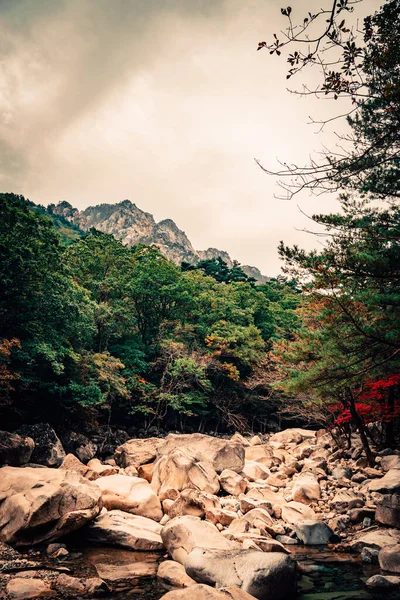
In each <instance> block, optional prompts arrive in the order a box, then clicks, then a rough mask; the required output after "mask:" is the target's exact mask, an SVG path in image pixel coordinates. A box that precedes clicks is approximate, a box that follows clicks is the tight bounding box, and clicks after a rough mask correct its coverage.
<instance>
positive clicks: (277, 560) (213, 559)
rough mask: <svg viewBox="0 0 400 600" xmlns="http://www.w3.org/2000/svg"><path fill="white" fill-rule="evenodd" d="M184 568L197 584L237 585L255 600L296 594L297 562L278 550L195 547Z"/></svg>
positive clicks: (284, 597)
mask: <svg viewBox="0 0 400 600" xmlns="http://www.w3.org/2000/svg"><path fill="white" fill-rule="evenodd" d="M185 569H186V572H187V574H188V575H189V577H191V578H192V579H194V580H195V581H197V582H198V583H206V584H209V585H212V586H215V587H216V588H222V587H229V586H236V587H238V588H240V589H242V590H243V591H245V592H247V593H248V594H251V595H252V596H254V597H255V598H258V600H287V599H288V598H291V597H292V596H294V595H295V593H296V579H297V578H296V562H295V561H294V560H292V559H291V558H290V557H289V556H288V555H287V554H283V553H280V552H259V551H258V550H228V551H226V550H225V551H224V550H223V551H221V550H214V551H210V550H204V549H202V548H194V549H193V551H192V552H191V553H190V554H189V555H188V557H187V559H186V561H185Z"/></svg>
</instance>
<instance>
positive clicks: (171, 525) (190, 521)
mask: <svg viewBox="0 0 400 600" xmlns="http://www.w3.org/2000/svg"><path fill="white" fill-rule="evenodd" d="M161 537H162V540H163V543H164V546H165V548H166V549H167V551H168V553H169V554H170V556H171V557H172V558H173V559H174V560H175V561H177V562H179V563H181V564H184V562H185V560H186V558H187V555H188V554H189V553H190V552H191V551H192V550H193V548H202V549H213V550H233V549H235V548H237V547H238V545H237V544H236V543H234V542H231V541H230V540H228V539H226V538H224V536H222V535H221V534H220V532H219V531H218V529H217V528H216V527H215V526H214V525H212V524H211V523H208V522H207V521H201V520H200V519H199V518H197V517H190V516H184V517H176V518H175V519H172V520H171V521H169V522H168V523H167V524H166V525H165V526H164V529H163V530H162V532H161Z"/></svg>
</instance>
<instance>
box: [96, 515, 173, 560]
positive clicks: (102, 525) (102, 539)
mask: <svg viewBox="0 0 400 600" xmlns="http://www.w3.org/2000/svg"><path fill="white" fill-rule="evenodd" d="M161 530H162V526H161V525H159V524H158V523H156V522H155V521H153V520H152V519H148V518H147V517H140V516H139V515H132V514H130V513H127V512H123V511H122V510H110V511H107V512H106V513H104V514H102V515H100V516H98V517H97V519H96V520H95V521H93V522H92V523H91V524H90V526H89V528H88V530H87V535H86V537H87V539H88V540H89V541H91V542H96V543H101V544H110V545H115V546H124V547H126V548H131V549H132V550H146V551H149V552H150V551H154V550H162V549H163V543H162V539H161Z"/></svg>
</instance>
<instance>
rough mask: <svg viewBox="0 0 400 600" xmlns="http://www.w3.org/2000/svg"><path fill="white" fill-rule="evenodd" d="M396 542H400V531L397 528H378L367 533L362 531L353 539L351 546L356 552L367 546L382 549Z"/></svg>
mask: <svg viewBox="0 0 400 600" xmlns="http://www.w3.org/2000/svg"><path fill="white" fill-rule="evenodd" d="M395 544H400V531H398V530H397V529H376V530H374V531H368V532H367V533H364V532H361V533H359V534H357V535H356V536H355V538H354V539H353V541H352V542H350V548H351V549H352V550H355V551H356V552H361V551H362V549H363V548H365V547H367V548H375V549H376V550H380V549H381V548H384V547H385V546H393V545H395Z"/></svg>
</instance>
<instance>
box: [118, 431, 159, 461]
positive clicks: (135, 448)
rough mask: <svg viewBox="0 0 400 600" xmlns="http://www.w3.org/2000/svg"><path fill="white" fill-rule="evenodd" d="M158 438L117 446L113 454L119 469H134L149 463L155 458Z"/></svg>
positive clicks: (129, 441)
mask: <svg viewBox="0 0 400 600" xmlns="http://www.w3.org/2000/svg"><path fill="white" fill-rule="evenodd" d="M159 443H160V440H159V439H158V438H147V439H132V440H128V441H127V442H125V443H124V444H122V446H119V447H118V448H117V449H116V451H115V454H114V458H115V462H116V463H117V465H119V466H120V467H132V466H133V467H136V468H138V467H139V466H140V465H145V464H147V463H151V462H153V461H154V459H155V458H156V455H157V452H156V448H157V444H159Z"/></svg>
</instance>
